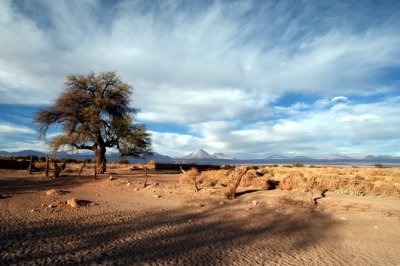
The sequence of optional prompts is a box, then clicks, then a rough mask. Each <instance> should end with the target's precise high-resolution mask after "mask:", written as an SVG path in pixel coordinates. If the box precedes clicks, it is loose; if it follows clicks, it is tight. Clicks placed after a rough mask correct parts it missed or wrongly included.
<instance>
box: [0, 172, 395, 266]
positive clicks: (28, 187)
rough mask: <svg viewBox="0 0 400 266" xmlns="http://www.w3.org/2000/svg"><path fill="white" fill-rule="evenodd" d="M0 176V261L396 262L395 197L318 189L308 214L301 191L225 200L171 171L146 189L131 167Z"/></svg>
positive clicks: (245, 194)
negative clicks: (113, 171) (110, 172)
mask: <svg viewBox="0 0 400 266" xmlns="http://www.w3.org/2000/svg"><path fill="white" fill-rule="evenodd" d="M0 176H1V177H0V194H1V195H2V198H1V199H0V224H1V229H0V265H13V264H16V265H38V264H45V265H76V264H81V265H400V252H399V250H400V200H399V199H393V198H383V197H351V196H343V195H338V194H335V193H329V192H328V193H327V194H326V197H325V198H321V199H319V200H318V206H317V208H316V209H314V210H311V209H310V206H309V203H308V199H309V194H308V193H300V192H290V191H281V190H271V191H264V190H262V191H254V190H250V189H247V190H244V189H243V190H241V191H239V192H240V193H239V197H238V198H237V199H236V200H232V201H228V200H225V199H224V190H223V189H222V188H220V189H213V188H203V189H201V190H200V191H199V192H198V193H194V192H193V190H192V188H191V187H190V186H188V185H180V184H179V174H168V173H152V174H151V176H150V178H149V182H150V183H151V184H150V185H149V186H148V187H146V188H143V180H144V178H143V176H142V174H141V173H140V172H138V173H136V174H135V173H132V174H130V175H114V177H115V179H114V180H112V181H111V180H109V179H108V176H105V175H104V176H102V177H101V178H100V179H98V180H93V178H92V177H89V176H87V177H81V178H77V177H71V176H66V177H62V178H60V179H57V180H50V179H48V178H45V177H42V176H40V175H38V174H36V175H33V176H27V175H26V174H25V172H19V171H13V172H11V171H8V172H7V171H2V172H0ZM128 182H129V183H130V185H128ZM49 189H61V190H63V191H65V194H62V195H58V194H53V195H46V193H45V192H46V190H49ZM69 198H76V199H80V200H85V202H84V205H82V206H80V207H78V208H72V207H70V206H69V205H67V204H66V200H67V199H69Z"/></svg>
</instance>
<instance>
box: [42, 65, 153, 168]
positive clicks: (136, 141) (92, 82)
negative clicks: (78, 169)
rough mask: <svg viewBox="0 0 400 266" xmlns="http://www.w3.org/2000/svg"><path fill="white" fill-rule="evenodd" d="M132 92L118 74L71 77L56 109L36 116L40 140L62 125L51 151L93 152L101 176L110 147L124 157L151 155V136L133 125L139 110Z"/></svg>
mask: <svg viewBox="0 0 400 266" xmlns="http://www.w3.org/2000/svg"><path fill="white" fill-rule="evenodd" d="M132 92H133V89H132V87H131V86H130V85H129V84H127V83H125V82H123V81H121V79H120V77H118V76H117V73H116V72H104V73H100V74H98V75H96V74H94V73H93V72H91V73H89V74H86V75H70V76H68V77H67V79H66V82H65V87H64V91H63V92H62V94H61V96H60V97H59V98H58V99H56V100H55V102H54V104H53V106H51V107H50V108H44V109H41V110H39V112H37V113H36V116H35V118H34V123H35V124H36V125H37V126H38V131H39V137H40V138H42V139H43V138H45V137H46V133H47V131H48V129H49V127H50V126H52V125H58V126H59V127H60V128H61V131H62V134H61V135H57V136H55V137H53V138H52V139H51V140H50V142H49V144H50V148H51V151H52V152H54V153H56V152H57V151H59V150H60V149H61V148H63V147H68V148H70V149H71V150H81V149H83V150H91V151H93V152H94V153H95V155H96V167H97V170H98V172H99V173H104V172H105V171H106V155H105V154H106V149H107V148H116V149H117V150H118V151H119V152H120V154H121V156H134V157H138V156H141V155H144V154H148V153H151V138H150V134H149V133H148V132H147V131H146V128H145V126H144V125H142V124H133V120H134V117H135V114H136V109H133V108H130V107H129V97H130V95H131V94H132Z"/></svg>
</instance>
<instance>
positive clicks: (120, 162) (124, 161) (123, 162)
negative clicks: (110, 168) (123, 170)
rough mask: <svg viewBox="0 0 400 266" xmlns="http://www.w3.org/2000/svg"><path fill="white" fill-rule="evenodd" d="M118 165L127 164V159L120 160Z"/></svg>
mask: <svg viewBox="0 0 400 266" xmlns="http://www.w3.org/2000/svg"><path fill="white" fill-rule="evenodd" d="M118 163H119V164H129V161H128V160H127V159H120V160H119V161H118Z"/></svg>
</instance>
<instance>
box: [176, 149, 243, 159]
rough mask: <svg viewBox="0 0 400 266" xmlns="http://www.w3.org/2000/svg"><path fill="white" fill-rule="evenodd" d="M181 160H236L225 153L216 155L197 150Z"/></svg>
mask: <svg viewBox="0 0 400 266" xmlns="http://www.w3.org/2000/svg"><path fill="white" fill-rule="evenodd" d="M180 159H185V160H235V158H233V157H230V156H227V155H225V154H223V153H220V152H218V153H214V154H212V155H211V154H209V153H208V152H206V151H205V150H203V149H198V150H195V151H193V152H191V153H189V154H188V155H186V156H183V157H182V158H180Z"/></svg>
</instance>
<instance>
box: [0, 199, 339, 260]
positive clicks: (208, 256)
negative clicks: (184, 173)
mask: <svg viewBox="0 0 400 266" xmlns="http://www.w3.org/2000/svg"><path fill="white" fill-rule="evenodd" d="M235 204H237V203H231V204H229V206H228V207H225V206H216V207H212V208H209V209H207V210H205V211H202V212H196V211H190V210H187V209H186V210H183V209H174V210H161V211H154V212H141V213H138V212H135V211H104V212H100V213H97V214H92V215H83V214H82V213H79V210H78V211H77V213H76V215H77V217H69V218H66V219H67V220H63V219H54V220H51V219H45V220H43V221H37V222H29V223H26V222H22V221H21V222H15V223H14V225H13V226H8V227H7V228H6V229H5V230H1V231H0V246H1V247H2V249H1V251H0V258H2V262H3V263H4V264H6V265H8V264H12V263H18V264H41V263H47V264H71V265H72V264H85V265H89V264H113V265H132V264H145V263H151V264H174V265H176V264H178V265H191V264H194V263H196V264H202V265H203V264H206V265H220V264H232V263H233V262H235V263H237V264H248V265H251V264H256V265H262V264H268V263H269V262H273V261H276V260H281V259H282V256H283V255H284V254H290V253H295V252H299V251H300V250H305V249H308V248H312V246H315V245H317V244H318V243H321V242H324V241H325V238H326V237H327V234H328V232H329V231H330V230H332V229H333V228H334V227H335V226H336V225H337V224H336V223H335V222H334V220H333V219H332V218H331V217H330V216H329V215H328V214H324V213H320V212H319V213H310V212H307V213H308V214H307V215H309V216H308V218H307V219H304V217H301V216H299V217H298V216H290V217H289V216H285V215H275V214H273V213H272V214H271V212H270V210H262V209H260V211H259V212H258V213H255V214H254V217H248V216H246V215H241V214H239V213H237V211H236V213H233V209H232V208H234V207H235Z"/></svg>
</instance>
